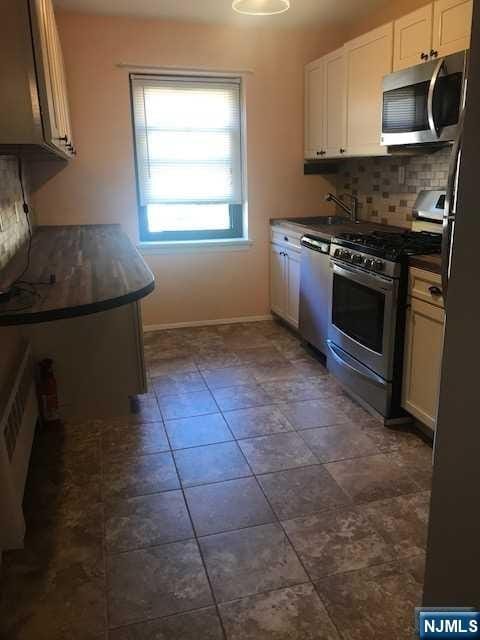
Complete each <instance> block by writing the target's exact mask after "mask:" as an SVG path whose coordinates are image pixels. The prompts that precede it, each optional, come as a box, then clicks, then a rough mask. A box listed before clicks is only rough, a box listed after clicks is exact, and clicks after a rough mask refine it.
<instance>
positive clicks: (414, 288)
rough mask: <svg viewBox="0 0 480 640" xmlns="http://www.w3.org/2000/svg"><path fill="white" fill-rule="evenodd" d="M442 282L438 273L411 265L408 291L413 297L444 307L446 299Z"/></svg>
mask: <svg viewBox="0 0 480 640" xmlns="http://www.w3.org/2000/svg"><path fill="white" fill-rule="evenodd" d="M441 282H442V281H441V278H440V276H439V275H438V274H437V273H432V272H431V271H425V270H423V269H417V268H415V267H411V268H410V272H409V282H408V293H409V295H410V296H412V298H416V299H417V300H423V302H428V303H430V304H433V305H435V306H436V307H441V308H442V309H443V307H444V300H443V295H442V294H441V291H442V285H441Z"/></svg>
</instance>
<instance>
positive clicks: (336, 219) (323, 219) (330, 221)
mask: <svg viewBox="0 0 480 640" xmlns="http://www.w3.org/2000/svg"><path fill="white" fill-rule="evenodd" d="M351 223H352V221H351V220H350V219H349V218H344V217H343V216H319V217H318V218H315V224H320V225H322V224H323V225H326V226H328V225H337V224H351Z"/></svg>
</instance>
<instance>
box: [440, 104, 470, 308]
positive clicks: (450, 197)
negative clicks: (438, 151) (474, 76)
mask: <svg viewBox="0 0 480 640" xmlns="http://www.w3.org/2000/svg"><path fill="white" fill-rule="evenodd" d="M464 122H465V109H463V110H462V112H461V114H460V118H459V121H458V135H457V138H456V140H455V144H454V145H453V149H452V155H451V159H450V167H449V170H448V182H447V193H446V196H445V210H444V214H443V228H442V271H441V276H442V290H443V295H444V298H446V296H447V290H448V280H449V275H450V254H451V245H452V226H453V222H454V220H455V210H454V209H456V207H454V205H455V202H456V190H457V178H458V169H459V160H460V154H461V151H462V140H463V129H464Z"/></svg>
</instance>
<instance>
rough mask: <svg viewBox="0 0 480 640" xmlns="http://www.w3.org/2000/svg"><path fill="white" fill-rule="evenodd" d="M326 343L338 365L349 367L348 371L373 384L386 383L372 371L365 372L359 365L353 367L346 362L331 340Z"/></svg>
mask: <svg viewBox="0 0 480 640" xmlns="http://www.w3.org/2000/svg"><path fill="white" fill-rule="evenodd" d="M327 344H328V348H329V349H330V353H331V354H332V357H333V358H334V360H335V361H336V362H337V363H338V364H339V365H340V366H342V367H346V368H347V369H350V371H352V372H353V373H355V375H357V376H360V377H361V378H363V379H364V380H367V381H368V382H373V384H375V385H377V386H378V387H385V386H386V384H387V383H386V382H385V380H384V379H383V378H381V377H380V376H378V375H377V374H376V373H374V372H373V371H369V372H368V373H366V372H365V371H363V370H362V369H360V368H359V367H355V366H354V365H353V364H350V362H347V361H346V360H344V359H343V358H342V356H341V353H340V351H339V350H338V349H337V347H336V346H335V345H334V344H333V342H332V341H331V340H327Z"/></svg>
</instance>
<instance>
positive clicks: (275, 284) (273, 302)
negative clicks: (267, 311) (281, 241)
mask: <svg viewBox="0 0 480 640" xmlns="http://www.w3.org/2000/svg"><path fill="white" fill-rule="evenodd" d="M285 256H286V253H285V251H284V249H283V248H282V247H280V246H279V245H277V244H271V245H270V308H271V309H272V311H273V312H274V313H276V314H277V315H279V316H281V317H282V318H285V308H286V297H287V296H286V291H287V287H286V278H285V274H286V269H285V263H286V257H285Z"/></svg>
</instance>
